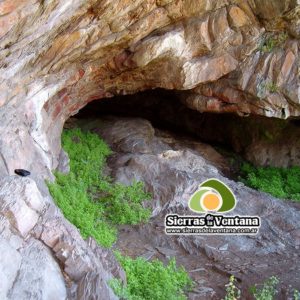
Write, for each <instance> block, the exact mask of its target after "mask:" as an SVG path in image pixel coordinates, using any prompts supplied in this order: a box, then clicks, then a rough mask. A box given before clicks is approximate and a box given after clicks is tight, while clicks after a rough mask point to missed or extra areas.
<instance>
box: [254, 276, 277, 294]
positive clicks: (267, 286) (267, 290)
mask: <svg viewBox="0 0 300 300" xmlns="http://www.w3.org/2000/svg"><path fill="white" fill-rule="evenodd" d="M278 283H279V280H278V279H277V278H276V277H275V276H272V277H270V278H269V279H268V280H267V281H266V282H265V283H264V284H263V286H262V288H260V289H258V288H257V285H255V286H254V287H253V288H252V289H251V292H252V294H253V296H254V298H255V299H256V300H273V299H274V297H275V295H276V294H277V290H276V286H277V284H278Z"/></svg>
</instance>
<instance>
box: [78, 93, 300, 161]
mask: <svg viewBox="0 0 300 300" xmlns="http://www.w3.org/2000/svg"><path fill="white" fill-rule="evenodd" d="M183 93H184V91H173V90H172V91H170V90H164V89H155V90H147V91H144V92H140V93H137V94H133V95H124V96H116V97H113V98H105V99H100V100H96V101H93V102H91V103H89V104H88V105H87V106H85V107H84V108H83V109H82V110H81V111H80V112H79V113H78V114H77V115H76V118H79V119H84V118H99V117H103V116H108V115H112V116H117V117H130V118H143V119H147V120H149V121H150V122H151V123H152V125H153V127H154V128H157V129H162V130H168V131H171V132H172V133H174V134H176V135H177V136H185V137H187V136H188V137H190V138H194V139H197V140H198V141H201V142H205V143H209V144H210V145H212V146H213V147H215V148H217V149H218V151H221V152H222V153H223V154H225V155H229V156H230V157H235V158H241V157H243V159H246V160H248V161H251V162H252V163H254V164H256V165H260V166H278V167H289V166H292V165H299V164H300V155H299V154H298V153H299V152H300V151H299V150H300V142H299V141H300V128H299V126H297V125H298V124H297V122H295V121H288V120H280V119H275V118H267V117H261V116H249V117H240V116H238V115H235V114H231V113H220V114H217V113H208V112H205V113H201V112H199V111H196V110H192V109H190V108H188V107H187V106H186V105H185V104H184V103H183V102H182V101H181V99H182V95H183ZM295 137H296V138H295ZM236 154H237V155H236Z"/></svg>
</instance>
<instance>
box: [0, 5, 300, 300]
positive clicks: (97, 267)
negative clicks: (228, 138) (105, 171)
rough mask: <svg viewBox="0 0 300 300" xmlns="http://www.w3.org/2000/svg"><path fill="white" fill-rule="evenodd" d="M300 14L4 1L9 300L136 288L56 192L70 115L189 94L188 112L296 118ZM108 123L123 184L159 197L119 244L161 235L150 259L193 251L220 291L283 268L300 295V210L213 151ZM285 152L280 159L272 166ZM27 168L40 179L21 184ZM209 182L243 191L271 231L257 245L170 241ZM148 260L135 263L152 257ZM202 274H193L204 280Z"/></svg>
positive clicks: (263, 8)
mask: <svg viewBox="0 0 300 300" xmlns="http://www.w3.org/2000/svg"><path fill="white" fill-rule="evenodd" d="M299 15H300V5H299V1H296V0H272V1H270V0H203V1H199V0H137V1H127V0H116V1H112V0H73V1H66V0H47V1H41V0H15V1H11V0H2V1H0V120H1V122H0V174H1V175H0V207H1V209H0V232H1V236H0V239H1V242H0V252H1V255H0V270H2V272H1V273H0V298H1V299H5V298H8V299H51V297H52V298H54V299H64V298H65V297H66V295H68V297H69V298H70V299H76V298H77V299H105V300H106V299H116V297H115V296H114V295H113V293H112V291H111V289H110V288H109V287H108V286H107V283H106V279H108V278H111V277H112V276H121V277H122V276H123V277H124V274H123V272H122V270H121V269H120V268H119V266H118V264H117V263H116V262H115V260H114V259H113V257H112V255H111V253H110V251H106V250H103V249H101V248H99V247H98V246H97V245H96V244H95V243H94V242H93V241H92V240H88V241H84V240H83V239H82V238H81V237H80V235H79V233H78V231H77V230H76V228H74V226H72V225H71V224H70V223H68V222H67V221H66V220H65V218H64V217H63V216H62V214H61V212H60V211H59V210H58V208H57V207H56V206H55V205H54V203H53V200H52V198H51V197H50V195H49V193H48V190H47V188H46V185H45V183H44V180H45V179H46V180H51V179H52V180H53V179H54V176H53V173H52V171H53V170H56V169H57V168H59V169H61V170H64V169H66V167H67V157H66V156H65V155H64V153H63V151H61V143H60V142H61V132H62V129H63V126H64V124H65V121H66V120H67V119H69V117H70V116H73V115H76V114H77V113H78V111H79V110H80V109H81V108H83V107H84V106H86V105H87V104H88V103H89V102H91V101H94V100H97V99H104V98H110V97H115V96H123V95H129V94H135V93H138V92H140V91H146V90H152V89H157V88H161V89H165V90H173V91H177V93H178V97H179V98H180V100H181V101H182V103H183V104H184V105H185V107H188V108H190V109H192V110H195V111H199V112H210V113H220V114H223V113H229V112H230V113H234V114H236V115H240V116H248V115H259V116H262V117H276V118H280V119H286V118H297V117H299V116H300V105H299V103H300V101H299V93H300V89H299V38H300V22H299ZM178 119H179V118H178ZM106 122H107V123H106V124H107V125H106V131H107V132H105V131H103V130H102V129H101V128H100V127H99V126H96V127H97V128H98V127H99V128H98V131H99V132H100V133H102V134H103V135H104V136H105V138H106V139H107V141H108V142H109V143H110V144H111V146H112V147H113V149H114V151H115V155H114V157H113V158H112V159H111V162H110V166H111V170H112V171H111V172H112V174H113V175H115V178H116V179H117V180H120V181H123V182H129V181H130V180H131V179H132V177H133V176H135V177H137V178H139V179H142V180H144V181H145V182H146V185H147V188H148V189H149V191H151V192H152V193H153V195H154V199H153V201H152V205H153V220H152V222H151V223H150V224H149V225H147V226H145V227H139V228H131V229H130V230H129V229H128V230H129V231H123V232H122V233H121V237H122V235H127V236H128V239H129V240H132V241H134V240H138V237H139V234H140V235H143V232H144V233H145V232H147V230H148V231H150V232H154V231H155V232H156V235H155V236H154V235H153V234H149V238H150V239H152V238H153V239H154V240H153V241H149V242H147V243H148V244H151V245H152V248H150V249H148V250H149V251H150V252H151V253H152V252H154V255H158V254H157V253H158V252H157V251H158V250H157V249H156V248H157V247H160V248H159V249H161V252H162V253H163V252H164V251H165V250H162V248H164V249H172V250H173V251H178V252H180V251H182V252H180V253H183V254H187V253H188V252H189V255H187V257H192V256H193V255H194V256H195V257H197V258H199V259H200V260H202V259H203V263H201V261H200V265H201V266H200V268H205V270H203V272H208V273H207V274H214V275H213V276H217V277H218V278H220V281H218V282H220V286H223V284H224V282H225V278H227V275H228V270H229V272H235V274H236V276H237V277H238V278H239V280H241V281H242V282H243V283H244V286H247V285H249V284H252V283H253V282H257V281H258V280H260V279H261V278H262V277H264V276H263V274H265V275H269V274H271V269H272V270H277V269H278V272H277V271H276V273H278V274H279V275H280V277H281V278H282V280H283V286H284V285H286V284H287V283H291V284H296V282H297V279H298V278H297V276H298V274H299V272H288V271H287V269H288V267H289V266H291V268H295V267H297V266H299V265H298V262H297V256H298V254H299V251H298V249H297V248H296V247H298V246H299V245H298V244H299V228H300V226H299V213H298V208H297V206H294V207H291V206H290V205H289V204H287V203H286V202H282V201H279V200H276V199H274V198H272V197H270V196H267V195H264V194H261V193H258V192H255V191H253V190H251V189H247V188H245V187H244V186H243V185H241V184H239V183H235V182H233V181H230V180H228V179H226V178H224V177H223V176H222V173H221V171H220V170H225V169H226V162H224V161H223V158H222V157H220V155H219V154H218V153H216V152H215V151H214V150H213V149H211V148H210V147H208V146H203V145H202V144H199V143H197V142H193V141H189V142H188V143H187V142H186V141H185V142H183V141H182V139H180V140H178V139H177V138H174V137H172V135H171V136H169V135H167V134H166V133H162V132H160V133H159V132H158V131H155V130H154V129H153V128H151V126H150V124H149V123H147V122H146V121H142V120H139V121H137V120H135V121H126V122H125V121H124V120H123V119H121V120H120V121H117V120H110V121H106ZM118 122H121V123H122V122H125V123H124V124H123V125H122V126H120V124H121V123H118ZM131 122H133V123H134V122H138V124H136V125H139V126H141V128H140V129H137V128H136V127H135V128H132V127H134V126H133V125H132V123H131ZM130 124H131V125H130ZM127 127H128V128H127ZM124 128H127V129H128V130H129V129H130V130H132V133H131V134H130V135H129V136H128V130H124ZM139 130H140V131H139ZM133 132H136V134H133ZM229 134H230V133H229ZM289 134H291V133H290V132H289ZM293 138H294V139H296V138H295V137H294V135H293V137H291V138H289V139H287V140H285V143H286V144H289V142H290V140H291V139H293ZM114 141H117V142H114ZM259 149H260V148H259ZM280 149H281V148H280ZM280 149H278V148H274V149H273V148H272V147H271V148H270V151H269V153H270V157H272V159H273V160H275V161H277V160H278V157H280V155H279V154H278V151H279V150H280ZM293 149H295V150H293V151H290V149H288V148H284V151H285V152H287V151H289V152H287V153H286V156H285V158H288V159H289V162H288V163H287V162H286V159H281V160H280V164H283V163H287V164H293V163H295V162H299V159H300V158H299V157H298V152H297V151H298V149H299V147H298V144H296V145H295V147H294V148H293ZM253 151H258V150H257V148H253ZM253 151H252V153H253ZM291 152H292V153H291ZM212 157H214V159H213V161H212V162H211V161H210V160H212ZM254 159H256V160H257V161H258V162H260V161H261V160H260V157H254V158H253V160H254ZM278 161H279V160H278ZM261 162H262V164H264V163H265V162H264V161H261ZM271 163H272V162H271ZM19 168H22V169H26V170H29V171H30V172H31V175H30V176H29V177H27V178H20V177H18V176H16V175H15V173H14V170H15V169H19ZM223 168H225V169H223ZM224 172H225V171H224ZM224 174H225V173H224ZM207 176H208V177H211V176H214V177H218V178H221V179H222V180H224V181H225V182H227V183H228V184H229V185H230V186H231V187H232V189H233V190H234V191H235V193H236V195H237V197H238V199H239V204H238V207H237V212H243V213H245V212H247V213H251V214H252V213H253V214H256V213H258V214H260V215H261V216H262V217H263V218H264V220H265V221H264V223H263V226H262V229H261V233H260V234H259V236H257V237H256V238H252V239H251V238H246V237H240V238H230V239H229V238H225V237H222V238H218V239H216V238H212V237H211V238H205V239H201V238H200V237H198V238H183V239H179V238H172V239H170V238H169V239H168V238H167V237H165V236H164V235H163V234H161V233H160V230H161V228H160V224H161V220H160V218H161V217H162V215H163V214H164V213H165V212H167V211H171V210H178V211H184V210H185V209H186V206H185V204H186V197H188V195H189V194H190V193H191V192H192V191H193V189H195V188H196V186H197V184H198V183H199V181H202V180H203V179H204V178H207ZM155 224H157V226H156V225H155ZM134 231H136V232H137V233H135V232H134ZM139 232H141V233H139ZM125 240H126V239H125V237H124V238H121V239H120V244H119V247H120V248H122V249H125V248H126V247H128V246H126V245H122V241H123V242H125ZM145 243H146V242H145ZM137 245H140V242H138V241H137ZM125 246H126V247H125ZM141 247H142V246H141ZM141 247H136V248H137V249H140V250H139V251H140V253H132V254H144V253H145V251H146V250H145V249H144V248H141ZM153 247H154V248H153ZM128 249H132V248H129V247H128ZM133 250H134V249H132V251H133ZM148 250H147V251H148ZM124 251H125V250H124ZM167 251H169V250H167ZM136 252H137V250H136ZM199 253H201V255H200V254H199ZM162 255H164V254H162ZM182 257H184V256H182ZM178 259H179V260H180V259H181V258H178ZM227 259H228V261H230V262H231V263H230V264H229V263H227ZM191 261H192V260H188V261H187V262H183V261H182V263H184V264H185V265H186V266H187V268H188V269H189V270H190V271H191V270H196V269H198V265H199V264H198V263H197V264H196V265H192V263H191ZM193 261H196V260H193ZM266 261H267V262H266ZM180 262H181V261H180ZM256 262H258V266H257V267H256V268H252V267H251V266H252V265H253V264H255V263H256ZM277 262H278V264H277ZM206 263H208V265H206ZM271 264H272V265H273V266H272V268H271V266H270V265H271ZM226 266H227V267H226ZM277 266H278V267H277ZM226 268H227V269H226ZM212 269H213V270H215V271H213V272H214V273H211V272H212V271H211V270H212ZM218 270H222V271H218ZM224 270H227V271H224ZM253 270H255V271H253ZM252 271H253V272H252ZM224 272H225V274H224ZM192 274H193V276H195V277H197V276H200V277H199V279H198V280H199V289H201V288H200V287H206V288H205V289H204V291H202V292H203V295H204V296H203V297H206V296H207V295H211V294H212V293H214V292H215V293H217V295H220V294H218V293H219V292H218V291H219V290H218V288H219V287H218V286H217V285H214V284H213V283H212V282H211V281H210V280H209V279H208V278H209V275H204V276H202V273H201V270H199V271H194V272H192ZM215 274H218V275H215ZM251 274H252V275H251ZM201 280H205V281H203V282H202V283H201V282H200V281H201ZM247 280H248V281H247ZM298 282H299V280H298ZM208 288H212V290H210V289H208ZM202 292H201V291H200V292H198V295H199V294H201V293H202ZM205 295H206V296H205Z"/></svg>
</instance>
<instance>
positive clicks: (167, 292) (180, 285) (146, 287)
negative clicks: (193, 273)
mask: <svg viewBox="0 0 300 300" xmlns="http://www.w3.org/2000/svg"><path fill="white" fill-rule="evenodd" d="M116 257H117V259H118V261H119V262H120V264H121V265H122V267H123V269H124V270H125V272H126V277H127V285H126V286H123V285H122V283H121V281H120V280H118V279H113V280H112V281H111V282H110V285H111V287H112V288H113V290H114V291H115V293H116V295H117V296H119V297H120V298H121V299H127V300H161V299H172V300H185V299H187V298H186V295H185V293H186V292H187V291H189V290H191V289H192V287H193V281H192V280H191V279H190V277H189V275H188V274H187V272H186V271H185V269H184V268H183V267H177V266H176V261H175V259H174V258H173V259H171V260H170V261H169V263H168V264H167V265H164V264H163V263H162V262H161V261H159V260H157V259H156V260H152V261H146V260H145V259H144V258H141V257H138V258H136V259H132V258H130V257H125V256H122V255H121V254H119V253H116Z"/></svg>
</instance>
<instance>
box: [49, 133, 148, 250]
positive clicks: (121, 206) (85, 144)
mask: <svg viewBox="0 0 300 300" xmlns="http://www.w3.org/2000/svg"><path fill="white" fill-rule="evenodd" d="M62 143H63V148H64V150H65V151H66V152H68V154H69V158H70V173H69V174H60V173H55V176H56V181H55V183H50V182H48V187H49V191H50V193H51V195H52V196H53V198H54V200H55V202H56V204H57V205H58V207H59V208H60V209H61V210H62V212H63V214H64V216H65V217H66V218H67V219H68V220H69V221H70V222H71V223H73V224H74V225H75V226H76V227H77V228H78V229H79V230H80V233H81V235H82V237H83V238H87V237H89V236H92V237H93V238H95V240H96V241H97V242H98V243H99V244H100V245H102V246H104V247H110V246H111V245H112V244H113V243H114V242H115V240H116V234H117V229H116V227H115V226H114V225H118V224H137V223H140V222H143V221H147V220H148V219H149V217H150V211H149V210H148V209H144V208H143V206H142V201H143V200H147V199H149V194H146V193H145V192H144V188H143V184H142V183H140V182H134V183H133V184H132V185H131V186H125V185H122V184H119V183H117V184H114V183H112V180H111V179H110V178H109V177H106V176H104V175H103V174H102V170H103V168H104V165H105V161H106V158H107V157H108V155H109V154H110V153H111V151H110V149H109V147H108V146H107V145H106V144H105V142H104V141H103V140H101V139H100V138H99V137H98V136H97V135H96V134H92V133H90V132H82V131H81V130H79V129H72V130H67V131H65V132H64V133H63V135H62Z"/></svg>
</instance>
